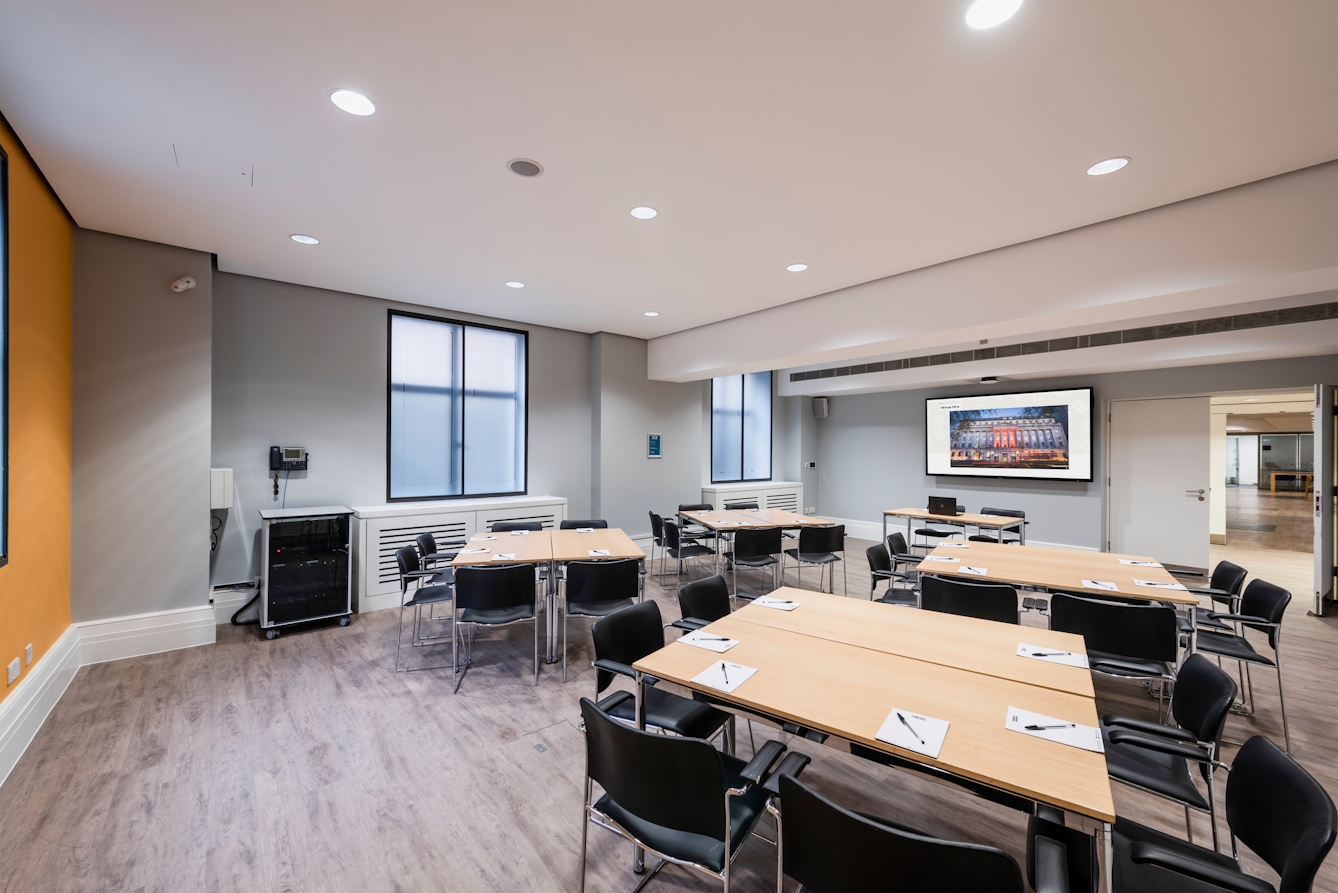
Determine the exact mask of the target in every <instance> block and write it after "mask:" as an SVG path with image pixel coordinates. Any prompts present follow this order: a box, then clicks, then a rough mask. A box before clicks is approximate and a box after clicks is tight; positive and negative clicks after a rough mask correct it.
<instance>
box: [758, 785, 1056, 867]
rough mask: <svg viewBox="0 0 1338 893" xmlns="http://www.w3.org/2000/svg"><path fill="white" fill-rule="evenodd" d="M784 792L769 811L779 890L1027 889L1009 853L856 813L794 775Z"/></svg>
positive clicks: (781, 788)
mask: <svg viewBox="0 0 1338 893" xmlns="http://www.w3.org/2000/svg"><path fill="white" fill-rule="evenodd" d="M778 774H779V773H778ZM778 787H779V789H780V804H779V808H778V809H777V808H776V807H775V805H774V804H773V805H772V807H770V808H771V810H772V812H773V813H774V814H776V827H777V838H776V862H777V865H776V876H777V889H779V888H780V885H781V879H782V878H783V876H784V875H789V876H790V877H791V878H794V879H795V880H797V881H798V882H799V883H800V884H801V885H802V886H803V889H805V890H811V891H813V893H884V891H887V893H901V891H904V893H934V891H942V893H947V891H953V893H960V891H980V893H995V891H1017V893H1023V891H1025V890H1026V885H1025V884H1024V882H1023V879H1022V870H1021V869H1020V868H1019V867H1018V864H1017V861H1016V860H1015V859H1014V858H1013V857H1012V856H1010V855H1008V854H1007V853H1005V852H1004V851H1003V850H999V849H995V848H994V847H992V846H981V845H980V844H974V843H959V842H956V841H950V840H938V839H936V838H933V837H930V836H928V835H926V834H923V833H921V832H919V831H916V830H915V829H913V828H908V827H906V826H905V825H900V824H897V823H895V822H891V821H888V820H887V819H882V818H878V817H875V816H870V815H862V814H859V813H855V812H851V811H850V810H848V809H845V808H844V807H841V806H838V805H837V804H835V803H833V802H832V801H831V800H828V799H827V798H826V797H824V796H822V795H821V794H819V793H817V792H816V791H814V790H813V789H812V788H810V787H808V786H807V785H805V784H804V783H803V782H801V781H798V780H797V779H795V778H794V777H792V776H791V775H788V774H779V784H778ZM1042 883H1045V881H1042ZM1038 889H1039V887H1038Z"/></svg>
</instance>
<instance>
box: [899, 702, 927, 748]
mask: <svg viewBox="0 0 1338 893" xmlns="http://www.w3.org/2000/svg"><path fill="white" fill-rule="evenodd" d="M897 719H899V720H901V724H902V725H903V726H905V727H906V730H907V731H909V732H910V733H911V734H912V735H915V740H916V741H919V742H920V743H921V744H924V743H925V739H923V738H921V737H920V736H919V735H918V734H916V731H915V729H913V728H911V724H910V723H908V722H907V721H906V717H904V716H902V715H901V711H900V710H898V711H897Z"/></svg>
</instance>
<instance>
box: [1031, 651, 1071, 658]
mask: <svg viewBox="0 0 1338 893" xmlns="http://www.w3.org/2000/svg"><path fill="white" fill-rule="evenodd" d="M1071 654H1073V652H1072V651H1033V652H1032V653H1031V656H1032V657H1068V656H1069V655H1071Z"/></svg>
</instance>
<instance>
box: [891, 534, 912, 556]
mask: <svg viewBox="0 0 1338 893" xmlns="http://www.w3.org/2000/svg"><path fill="white" fill-rule="evenodd" d="M887 551H888V554H889V555H909V554H911V550H910V549H909V548H907V546H906V537H905V536H904V535H903V534H900V533H889V534H888V535H887Z"/></svg>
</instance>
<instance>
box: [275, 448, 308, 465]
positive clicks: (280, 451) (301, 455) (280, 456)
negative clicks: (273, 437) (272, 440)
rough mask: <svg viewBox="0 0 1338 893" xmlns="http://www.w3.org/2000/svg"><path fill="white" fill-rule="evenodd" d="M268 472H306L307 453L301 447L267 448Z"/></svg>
mask: <svg viewBox="0 0 1338 893" xmlns="http://www.w3.org/2000/svg"><path fill="white" fill-rule="evenodd" d="M269 470H270V471H306V470H307V451H306V450H304V449H302V447H277V446H272V447H270V448H269Z"/></svg>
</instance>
